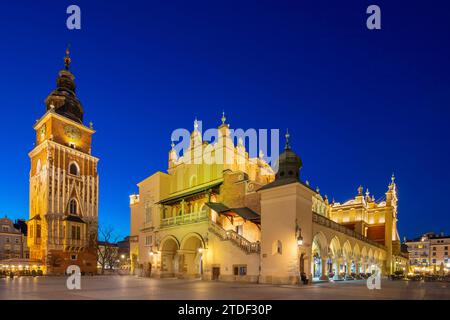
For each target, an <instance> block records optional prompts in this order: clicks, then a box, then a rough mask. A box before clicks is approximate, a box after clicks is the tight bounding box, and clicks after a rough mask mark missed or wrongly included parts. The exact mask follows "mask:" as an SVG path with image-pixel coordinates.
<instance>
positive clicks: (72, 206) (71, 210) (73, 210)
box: [69, 199, 78, 214]
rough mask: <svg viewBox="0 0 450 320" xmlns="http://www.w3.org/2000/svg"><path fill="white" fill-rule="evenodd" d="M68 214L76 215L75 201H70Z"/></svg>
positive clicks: (76, 205)
mask: <svg viewBox="0 0 450 320" xmlns="http://www.w3.org/2000/svg"><path fill="white" fill-rule="evenodd" d="M69 213H70V214H78V204H77V200H75V199H72V200H70V203H69Z"/></svg>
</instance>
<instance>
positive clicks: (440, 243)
mask: <svg viewBox="0 0 450 320" xmlns="http://www.w3.org/2000/svg"><path fill="white" fill-rule="evenodd" d="M406 245H407V247H408V251H409V257H410V266H411V269H412V271H414V272H416V273H434V274H437V273H443V272H444V273H447V272H449V270H450V257H449V252H450V250H449V248H450V236H448V235H447V236H446V235H444V233H441V234H436V233H434V232H428V233H425V234H423V235H422V236H421V237H419V238H416V239H413V240H407V241H406Z"/></svg>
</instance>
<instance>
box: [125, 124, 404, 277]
mask: <svg viewBox="0 0 450 320" xmlns="http://www.w3.org/2000/svg"><path fill="white" fill-rule="evenodd" d="M218 132H219V134H218V136H219V138H218V140H217V141H216V142H215V143H214V146H213V147H214V148H210V146H211V144H210V143H208V142H206V141H202V137H201V134H200V133H199V132H198V130H197V125H196V124H195V125H194V131H193V132H192V133H191V139H190V146H189V148H188V149H187V151H186V152H185V154H184V155H183V156H182V157H179V156H178V154H177V152H176V151H175V150H174V148H173V145H172V150H170V152H169V163H168V171H167V173H165V172H156V173H154V174H153V175H151V176H150V177H148V178H147V179H145V180H143V181H142V182H140V183H139V184H138V187H139V194H135V195H131V196H130V210H131V237H130V242H131V245H130V255H131V263H132V266H131V267H132V272H133V273H134V274H139V275H143V276H149V275H151V276H153V277H181V278H193V277H202V278H203V279H206V280H222V281H247V282H259V283H280V284H281V283H298V282H299V280H300V275H304V277H306V278H308V279H310V280H312V279H321V280H327V279H329V278H330V277H334V278H335V279H343V278H347V279H350V278H352V277H356V278H359V277H360V276H361V274H362V273H364V274H365V273H370V272H373V271H374V270H375V269H376V267H379V268H380V270H381V272H382V273H383V274H387V273H392V272H394V271H395V270H396V269H398V268H399V267H398V266H397V267H396V264H395V261H397V262H398V261H402V263H403V262H404V261H405V259H403V257H401V256H400V253H399V250H400V242H399V241H398V239H399V237H398V233H397V189H396V184H395V181H394V179H392V181H391V183H390V184H389V186H388V191H387V192H386V197H385V199H384V200H383V201H380V202H376V201H374V200H373V198H372V197H370V195H369V194H368V193H367V194H366V195H365V196H364V195H363V194H362V189H361V188H359V189H358V194H357V196H356V197H355V198H354V199H352V200H350V201H347V202H345V203H343V204H339V203H335V202H333V203H329V201H328V199H327V197H326V196H325V197H323V196H322V195H321V194H320V193H319V191H318V190H313V189H312V188H310V186H309V185H308V183H304V182H302V180H301V179H300V169H301V167H302V161H301V159H300V157H298V156H297V155H296V154H295V153H294V152H293V151H292V150H291V148H290V146H289V141H288V139H289V135H287V136H286V146H285V150H284V152H283V153H282V154H281V155H280V157H279V170H278V172H277V173H276V174H275V173H274V172H273V171H272V169H271V167H270V166H269V165H268V164H267V163H266V162H265V161H264V158H263V156H262V155H261V156H260V157H258V158H249V156H248V153H247V152H246V150H245V146H244V145H243V142H242V140H239V141H238V143H237V145H235V144H234V143H233V139H232V137H231V136H230V130H229V125H227V124H226V123H225V118H224V117H223V118H222V124H221V125H220V126H219V128H218ZM212 150H213V151H212ZM208 152H214V153H216V154H217V153H219V154H221V155H223V158H224V159H225V158H227V156H229V155H234V157H232V159H233V161H224V162H223V163H225V164H217V163H213V164H207V163H205V162H201V161H199V162H195V161H186V160H187V158H189V159H190V160H194V159H195V158H196V157H201V156H202V155H203V154H204V153H208ZM398 257H400V258H401V259H399V258H398Z"/></svg>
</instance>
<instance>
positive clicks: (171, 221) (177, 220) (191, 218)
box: [161, 211, 209, 228]
mask: <svg viewBox="0 0 450 320" xmlns="http://www.w3.org/2000/svg"><path fill="white" fill-rule="evenodd" d="M208 219H209V217H208V213H207V212H205V211H203V212H200V211H199V212H191V213H187V214H183V215H181V216H175V217H170V218H165V219H161V228H166V227H173V226H178V225H183V224H190V223H196V222H201V221H207V220H208Z"/></svg>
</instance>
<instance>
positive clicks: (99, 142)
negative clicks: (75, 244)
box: [0, 0, 450, 238]
mask: <svg viewBox="0 0 450 320" xmlns="http://www.w3.org/2000/svg"><path fill="white" fill-rule="evenodd" d="M73 3H75V4H78V5H79V6H80V7H81V10H82V29H81V30H79V31H69V30H68V29H67V28H66V26H65V21H66V17H67V15H66V13H65V12H66V8H67V6H68V5H70V4H73ZM373 3H375V4H378V5H379V6H380V7H381V11H382V30H380V31H369V30H368V29H367V28H366V27H365V21H366V17H367V15H366V13H365V11H366V8H367V6H368V5H369V4H373ZM449 9H450V5H449V4H448V1H437V0H435V1H433V2H432V4H430V3H426V2H424V1H417V2H415V1H378V0H375V1H370V2H369V1H361V0H359V1H356V0H355V1H331V0H330V1H322V0H318V1H273V2H269V1H230V0H227V1H201V2H200V1H141V2H138V1H135V0H128V1H70V2H69V1H49V0H47V1H33V2H32V1H13V2H8V5H5V4H3V5H2V8H1V10H0V35H1V40H2V47H1V50H0V64H1V68H0V70H1V76H0V109H1V117H2V125H1V127H0V134H1V137H2V148H1V150H2V156H1V158H0V177H1V180H0V181H1V182H0V183H1V184H0V215H8V216H9V217H12V218H19V217H22V218H27V217H28V174H29V159H28V155H27V154H28V152H29V151H30V150H31V149H32V148H33V142H34V131H33V129H32V125H33V124H34V122H35V120H36V119H38V118H39V117H40V116H42V115H43V113H44V111H45V106H44V99H45V97H46V96H47V95H48V93H49V92H50V91H51V90H52V89H53V88H54V87H55V80H56V76H57V73H58V71H59V70H60V69H61V68H62V67H63V55H64V50H65V48H66V45H67V43H69V42H70V43H71V44H72V49H71V51H72V67H71V70H72V72H73V73H74V74H75V76H76V82H77V86H78V88H77V93H78V96H79V98H80V100H81V101H82V103H83V106H84V108H85V122H86V123H88V122H89V121H90V120H92V121H93V122H94V126H95V129H96V130H97V133H96V135H95V137H94V146H93V154H94V155H96V156H98V157H99V158H100V159H101V162H100V167H99V170H100V179H101V180H100V183H101V187H100V188H101V191H100V212H99V216H100V223H101V224H104V225H105V224H107V225H112V226H114V227H115V228H116V230H117V232H118V233H119V234H120V235H121V236H125V235H127V234H128V233H129V208H128V202H129V198H128V195H129V194H131V193H133V192H136V191H137V187H136V183H138V182H139V181H141V180H142V179H144V178H145V177H147V176H148V175H150V174H151V173H153V172H154V171H155V170H165V169H166V167H167V152H168V151H169V148H170V135H171V132H172V130H174V129H176V128H188V129H192V123H193V120H194V118H195V117H198V118H199V119H201V120H203V121H204V126H206V127H216V126H217V125H219V123H220V116H221V112H222V110H223V109H224V110H225V112H226V113H227V117H228V120H229V123H230V124H231V126H232V127H234V128H237V127H239V128H244V129H247V128H256V129H258V128H268V129H270V128H280V129H281V130H283V131H284V130H285V128H286V127H289V129H290V132H291V137H292V138H291V145H292V147H293V148H294V150H295V151H296V152H297V153H298V154H299V155H300V156H301V157H302V159H303V164H304V167H303V170H302V172H301V176H302V178H303V179H304V180H305V179H308V180H309V181H310V182H311V184H312V186H313V187H315V186H316V185H318V186H319V187H320V190H321V192H322V193H323V194H327V195H328V196H329V197H330V198H332V197H334V198H335V199H336V201H341V202H342V201H345V200H347V199H349V198H351V197H353V196H354V195H355V194H356V189H357V187H358V186H359V185H360V184H362V185H363V186H364V187H369V189H370V191H371V192H372V193H374V194H375V197H376V198H380V197H382V196H383V194H384V193H385V192H386V190H387V186H388V183H389V181H390V176H391V174H392V172H395V175H396V177H397V183H398V188H399V201H400V202H399V219H400V221H399V231H400V235H401V237H402V238H403V236H407V237H413V236H416V235H418V234H420V233H423V232H427V231H437V232H440V231H445V232H450V219H449V218H448V214H449V213H448V211H447V209H446V206H445V205H442V204H441V201H444V203H445V201H446V200H447V199H448V196H449V194H450V190H449V180H450V174H449V169H448V164H449V163H450V151H449V140H448V138H449V136H450V135H449V133H450V129H449V106H450V90H449V88H450V87H449V86H450V60H449V57H450V44H449V38H450V37H449V33H450V32H449V30H450V27H449V24H450V22H449V19H448V12H449Z"/></svg>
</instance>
